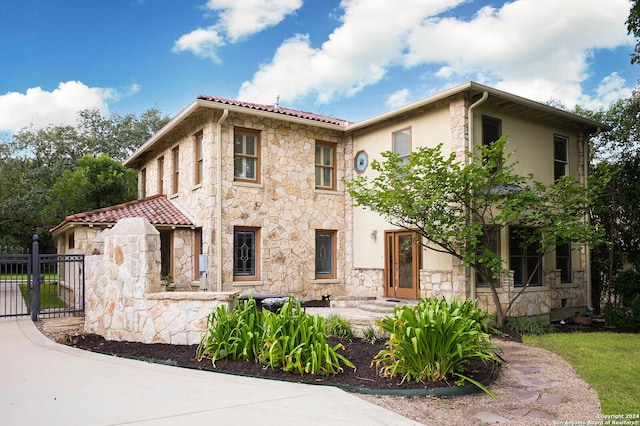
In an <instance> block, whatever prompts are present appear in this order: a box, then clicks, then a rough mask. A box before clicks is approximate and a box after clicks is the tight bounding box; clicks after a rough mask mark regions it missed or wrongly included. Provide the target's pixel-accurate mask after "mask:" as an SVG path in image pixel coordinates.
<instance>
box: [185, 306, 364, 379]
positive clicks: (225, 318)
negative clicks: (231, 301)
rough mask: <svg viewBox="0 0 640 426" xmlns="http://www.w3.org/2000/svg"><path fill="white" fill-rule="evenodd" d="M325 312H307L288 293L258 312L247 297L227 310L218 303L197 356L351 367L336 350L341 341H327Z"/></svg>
mask: <svg viewBox="0 0 640 426" xmlns="http://www.w3.org/2000/svg"><path fill="white" fill-rule="evenodd" d="M326 334H327V333H326V325H325V321H324V318H322V317H320V316H318V315H308V314H307V313H306V312H305V311H304V309H303V308H302V307H301V305H300V303H299V302H298V301H296V300H295V299H294V298H293V297H292V298H289V299H288V300H287V301H286V302H285V303H284V304H283V306H282V308H280V310H279V311H278V312H277V313H276V312H270V311H267V310H263V311H262V312H259V311H258V309H257V307H256V302H255V300H254V299H253V298H249V300H247V301H246V302H244V303H243V304H241V305H240V306H239V307H237V308H236V309H234V310H233V311H231V312H229V311H228V310H227V307H226V306H221V307H218V308H217V309H216V311H214V312H213V313H212V314H210V315H209V317H208V320H207V331H206V332H205V334H204V335H203V337H202V341H201V342H200V345H199V346H198V349H197V357H198V359H202V358H204V357H208V358H211V360H212V362H213V363H214V365H215V362H216V360H219V359H223V358H228V359H231V360H236V359H242V360H246V361H255V362H260V363H262V364H263V365H265V366H268V367H270V368H280V369H283V370H285V371H290V372H293V373H299V374H302V373H309V374H316V375H330V374H336V373H339V372H340V371H342V370H343V368H342V365H345V366H347V367H351V368H355V367H354V366H353V364H352V363H351V361H349V360H348V359H347V358H346V357H344V356H343V355H342V354H340V353H338V350H339V349H340V348H342V345H341V344H337V345H334V346H330V345H329V344H328V343H327V342H326Z"/></svg>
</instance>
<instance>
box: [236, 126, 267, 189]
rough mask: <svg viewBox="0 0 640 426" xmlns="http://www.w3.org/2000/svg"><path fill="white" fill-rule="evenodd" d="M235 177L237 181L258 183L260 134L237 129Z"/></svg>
mask: <svg viewBox="0 0 640 426" xmlns="http://www.w3.org/2000/svg"><path fill="white" fill-rule="evenodd" d="M233 145H234V148H233V176H234V178H235V180H241V181H253V182H258V181H259V180H260V179H259V170H260V154H259V152H260V134H259V133H258V132H256V131H252V130H247V129H235V132H234V144H233Z"/></svg>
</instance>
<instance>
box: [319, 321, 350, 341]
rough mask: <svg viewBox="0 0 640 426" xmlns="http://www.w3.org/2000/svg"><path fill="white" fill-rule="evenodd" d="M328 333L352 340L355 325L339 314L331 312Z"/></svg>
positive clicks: (341, 338)
mask: <svg viewBox="0 0 640 426" xmlns="http://www.w3.org/2000/svg"><path fill="white" fill-rule="evenodd" d="M326 324H327V335H328V336H334V337H337V338H338V339H340V340H345V341H347V342H352V341H353V338H354V337H355V333H354V331H353V327H352V326H351V323H350V322H349V320H348V319H347V318H345V317H342V316H340V315H338V314H331V315H329V316H328V317H327V319H326Z"/></svg>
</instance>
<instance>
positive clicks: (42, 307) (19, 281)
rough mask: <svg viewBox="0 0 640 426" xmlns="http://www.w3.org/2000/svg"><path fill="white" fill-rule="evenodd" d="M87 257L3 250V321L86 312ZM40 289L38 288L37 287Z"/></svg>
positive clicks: (0, 276) (36, 250)
mask: <svg viewBox="0 0 640 426" xmlns="http://www.w3.org/2000/svg"><path fill="white" fill-rule="evenodd" d="M84 280H85V275H84V255H81V254H40V253H39V246H38V239H37V237H36V236H34V241H33V245H32V250H31V253H29V251H28V250H20V249H13V248H6V247H0V317H16V316H27V315H31V318H32V319H33V320H34V321H36V320H37V319H38V317H39V316H46V317H63V316H72V315H75V314H78V313H83V312H84ZM36 283H37V284H38V285H35V284H36Z"/></svg>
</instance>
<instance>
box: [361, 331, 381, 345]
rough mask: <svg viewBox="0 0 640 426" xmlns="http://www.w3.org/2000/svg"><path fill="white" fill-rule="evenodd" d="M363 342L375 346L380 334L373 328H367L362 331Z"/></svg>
mask: <svg viewBox="0 0 640 426" xmlns="http://www.w3.org/2000/svg"><path fill="white" fill-rule="evenodd" d="M362 340H364V341H365V342H369V343H371V344H372V345H373V344H375V343H376V342H377V341H378V332H377V331H376V329H375V328H373V327H372V326H368V327H365V328H364V329H363V330H362Z"/></svg>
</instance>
